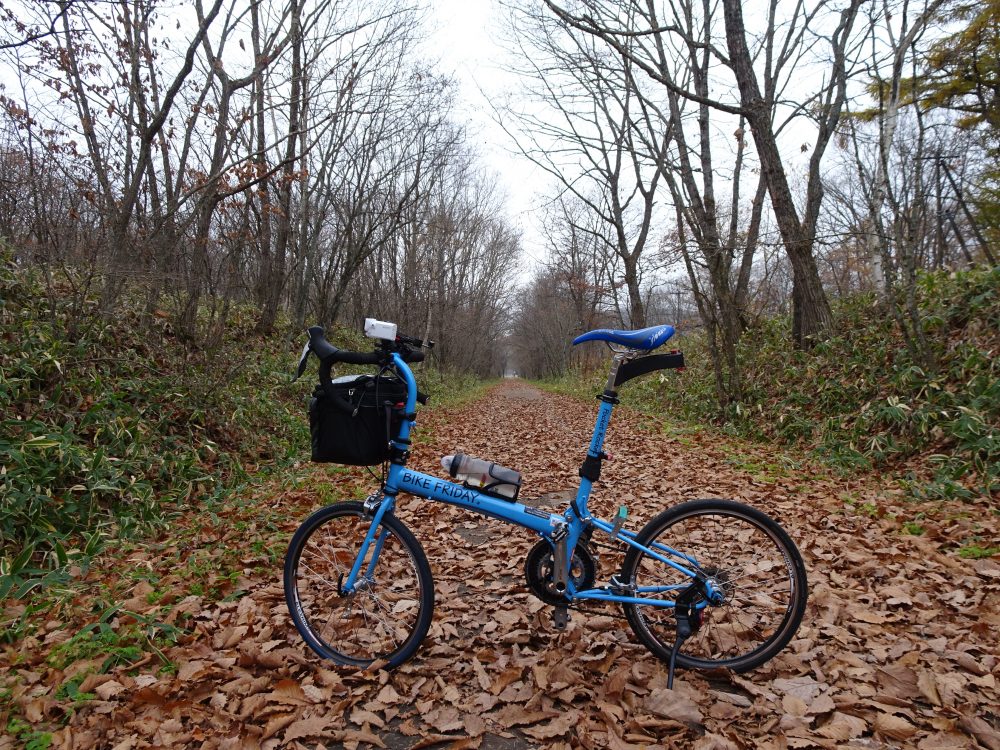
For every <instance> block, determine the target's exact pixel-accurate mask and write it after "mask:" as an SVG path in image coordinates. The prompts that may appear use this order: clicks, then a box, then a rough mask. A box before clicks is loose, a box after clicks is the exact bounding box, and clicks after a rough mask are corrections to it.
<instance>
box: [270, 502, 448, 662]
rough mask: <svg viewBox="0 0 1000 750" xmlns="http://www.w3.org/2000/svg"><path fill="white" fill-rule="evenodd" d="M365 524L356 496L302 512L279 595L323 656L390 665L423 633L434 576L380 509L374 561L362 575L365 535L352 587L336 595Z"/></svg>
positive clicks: (399, 525) (416, 547) (409, 538)
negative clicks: (304, 514)
mask: <svg viewBox="0 0 1000 750" xmlns="http://www.w3.org/2000/svg"><path fill="white" fill-rule="evenodd" d="M370 526H371V516H370V515H369V514H368V513H366V511H365V509H364V506H362V504H361V503H358V502H343V503H335V504H333V505H328V506H326V507H325V508H321V509H320V510H318V511H316V512H315V513H313V514H312V515H311V516H309V518H307V519H306V520H305V521H304V522H303V523H302V525H301V526H300V527H299V528H298V530H297V531H296V532H295V534H294V535H293V536H292V540H291V542H290V543H289V545H288V552H287V554H286V555H285V568H284V587H285V602H286V603H287V605H288V611H289V613H290V614H291V616H292V622H293V623H294V624H295V628H296V629H297V630H298V631H299V634H300V635H301V636H302V638H303V640H305V642H306V643H307V644H308V645H309V647H310V648H311V649H312V650H313V651H315V652H316V653H317V654H319V655H320V656H322V657H323V658H325V659H331V660H333V661H335V662H337V663H338V664H343V665H349V666H356V667H367V666H369V665H371V664H372V663H374V662H376V661H383V660H384V661H385V665H384V666H385V667H386V668H393V667H397V666H399V665H400V664H402V663H403V662H405V661H406V660H407V659H409V658H410V657H411V656H413V654H414V653H415V652H416V650H417V648H418V647H419V646H420V643H421V642H422V641H423V639H424V636H425V635H427V629H428V628H429V627H430V623H431V617H432V614H433V611H434V580H433V578H432V576H431V569H430V566H429V565H428V563H427V556H426V555H425V554H424V550H423V548H422V547H421V546H420V542H418V541H417V539H416V537H415V536H413V533H412V532H411V531H410V530H409V529H408V528H407V527H406V525H405V524H404V523H403V522H402V521H400V520H399V519H398V518H396V517H395V516H394V515H391V514H388V513H387V514H386V515H384V516H383V517H382V521H381V523H380V532H379V535H377V536H376V539H378V538H379V537H380V536H381V535H382V534H384V535H385V536H384V537H382V539H383V543H382V546H381V551H380V554H379V560H378V564H377V566H376V568H375V569H374V570H373V571H371V572H370V573H369V574H368V575H366V572H367V566H368V564H369V562H370V561H371V556H372V551H371V549H373V548H374V547H375V546H376V544H375V543H374V542H373V544H372V546H371V548H370V550H369V552H368V555H367V556H366V560H365V562H364V563H363V565H362V569H361V574H359V577H358V588H357V589H356V590H355V592H354V593H352V594H349V595H344V594H342V593H341V583H342V581H343V579H345V578H347V576H348V574H349V573H350V570H351V566H352V565H353V564H354V561H355V559H356V557H357V552H358V550H359V549H360V547H361V543H362V542H363V541H364V538H365V535H366V534H367V532H368V529H369V528H370ZM390 619H391V622H390ZM397 619H398V620H399V622H397Z"/></svg>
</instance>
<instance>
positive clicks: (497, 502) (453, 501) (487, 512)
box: [341, 353, 713, 609]
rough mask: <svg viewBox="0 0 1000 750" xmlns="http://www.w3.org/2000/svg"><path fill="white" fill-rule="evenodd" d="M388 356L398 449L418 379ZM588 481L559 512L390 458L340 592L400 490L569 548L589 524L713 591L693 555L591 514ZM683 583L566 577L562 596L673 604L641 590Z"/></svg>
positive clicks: (604, 417) (599, 435)
mask: <svg viewBox="0 0 1000 750" xmlns="http://www.w3.org/2000/svg"><path fill="white" fill-rule="evenodd" d="M392 359H393V365H394V367H395V369H396V371H397V373H399V375H400V376H401V377H402V378H403V380H404V381H405V382H406V386H407V400H406V414H407V417H406V418H404V419H403V421H402V425H401V427H400V431H399V435H398V436H397V437H396V439H395V440H393V446H394V447H395V448H396V449H398V450H400V451H403V450H405V449H406V448H407V447H408V446H409V444H410V439H409V438H410V430H411V428H412V426H413V422H414V418H415V411H416V405H417V404H416V394H417V384H416V380H415V379H414V377H413V372H412V371H411V370H410V368H409V367H408V366H407V364H406V363H405V362H404V361H403V359H402V358H401V357H400V356H399V355H398V354H395V353H394V354H393V355H392ZM620 361H621V360H619V359H617V358H616V363H615V366H614V367H615V368H617V364H618V363H619V362H620ZM614 372H615V370H614V369H613V370H612V379H613V374H614ZM612 379H609V383H610V382H612ZM613 408H614V400H613V399H605V400H602V401H601V406H600V408H599V409H598V412H597V421H596V423H595V425H594V432H593V435H592V437H591V440H590V446H589V448H588V451H587V453H588V455H589V456H591V457H592V458H595V459H596V458H598V457H599V456H600V455H601V449H602V447H603V445H604V437H605V434H606V432H607V428H608V424H609V423H610V421H611V412H612V410H613ZM592 485H593V482H592V481H591V480H589V479H587V478H586V477H581V479H580V486H579V489H578V490H577V493H576V497H575V499H574V502H573V503H571V505H570V507H569V508H567V509H566V510H565V511H564V512H562V513H549V512H546V511H543V510H539V509H537V508H533V507H530V506H526V505H524V504H522V503H518V502H512V501H509V500H502V499H499V498H496V497H492V496H491V495H487V494H484V493H482V492H478V491H476V490H474V489H470V488H468V487H464V486H463V485H461V484H458V483H455V482H449V481H447V480H444V479H441V478H439V477H435V476H432V475H430V474H424V473H421V472H419V471H415V470H413V469H410V468H407V467H406V466H405V465H404V464H402V463H396V462H395V461H394V462H393V463H391V464H390V465H389V474H388V477H387V478H386V482H385V486H384V488H383V494H382V497H381V498H380V499H379V501H378V502H377V504H375V503H373V504H371V505H368V504H367V503H366V507H369V508H370V509H371V510H372V511H373V517H372V523H371V526H370V528H369V529H368V534H367V535H366V537H365V540H364V542H363V543H362V545H361V549H360V550H359V552H358V557H357V559H356V560H355V562H354V565H353V567H352V569H351V572H350V574H349V575H348V577H347V579H345V580H344V581H343V582H342V584H341V586H342V589H343V591H344V592H348V593H349V592H351V591H353V590H354V589H355V587H356V586H357V584H358V578H359V576H361V568H362V566H363V564H364V560H365V559H366V558H367V557H368V552H369V549H371V547H372V544H373V543H374V545H375V547H374V550H373V551H372V556H371V559H370V560H369V562H368V565H367V570H366V577H368V576H371V575H372V573H373V572H374V569H375V566H376V564H377V562H378V556H379V553H380V552H381V549H382V545H383V544H384V542H385V537H386V535H387V534H388V531H387V530H385V529H383V530H382V533H381V534H380V535H379V536H378V538H377V539H376V531H377V530H378V528H379V524H380V522H381V520H382V517H383V516H384V515H385V514H386V513H391V512H392V510H393V509H394V508H395V503H396V496H397V495H398V494H399V493H400V492H405V493H408V494H411V495H415V496H416V497H422V498H425V499H427V500H436V501H438V502H442V503H447V504H449V505H456V506H458V507H460V508H465V509H466V510H470V511H472V512H474V513H479V514H480V515H483V516H486V517H488V518H495V519H497V520H500V521H505V522H507V523H511V524H515V525H517V526H521V527H523V528H526V529H530V530H531V531H534V532H536V533H538V534H539V535H541V536H542V537H544V538H545V539H547V540H548V541H549V542H550V543H552V544H553V545H555V542H556V541H557V540H559V539H562V538H563V537H564V536H565V539H566V545H567V549H568V550H573V549H575V548H576V544H577V542H578V541H579V540H580V537H581V536H582V535H583V534H584V532H585V531H586V530H587V529H588V528H596V529H598V530H600V531H602V532H604V533H606V534H607V535H609V536H611V537H612V538H614V539H615V540H617V541H619V542H623V543H625V544H627V545H629V546H631V547H635V548H637V549H639V550H641V551H642V552H643V553H644V554H646V555H648V556H650V557H652V558H655V559H657V560H659V561H660V562H662V563H664V564H666V565H669V566H670V567H672V568H674V569H675V570H677V571H679V572H680V573H682V574H684V575H685V576H688V577H689V578H691V580H692V581H694V580H695V579H699V578H700V579H702V580H703V583H704V584H705V585H706V586H707V587H709V589H708V590H709V592H710V593H711V592H712V591H713V588H712V586H711V583H710V582H708V581H704V577H703V576H702V575H700V574H699V573H696V572H695V571H694V570H691V569H690V568H689V567H687V566H686V565H684V564H682V563H681V562H677V561H676V560H678V559H679V560H682V561H683V562H684V563H687V564H689V565H691V566H694V567H696V566H697V561H696V560H695V559H693V558H691V557H690V556H688V555H685V554H683V553H681V552H679V551H677V550H675V549H672V548H671V547H669V546H667V545H664V544H661V543H655V544H654V545H653V546H652V547H647V546H645V545H643V544H640V543H639V542H637V541H636V539H635V537H636V534H635V533H634V532H632V531H628V530H626V529H623V528H621V527H620V526H619V527H618V528H616V527H615V526H614V525H613V524H611V523H608V522H607V521H605V520H603V519H600V518H594V517H592V516H591V515H590V512H589V511H588V509H587V501H588V500H589V498H590V492H591V488H592ZM672 558H675V559H672ZM685 588H687V585H673V586H644V587H639V588H637V589H635V590H634V593H635V594H637V595H638V596H633V595H631V593H632V592H630V593H629V594H622V593H616V591H615V590H614V588H612V587H610V586H605V587H600V588H590V589H585V590H583V591H576V588H575V586H574V585H573V582H572V581H568V583H567V589H566V599H567V602H570V601H573V600H577V599H587V600H597V601H607V602H620V603H625V604H643V605H651V606H655V607H664V608H666V607H674V606H675V602H674V601H671V600H667V599H653V598H647V597H646V596H641V595H643V594H645V595H650V594H663V593H666V592H669V591H678V590H682V589H685ZM695 606H696V607H697V608H699V609H700V608H703V607H705V606H707V602H705V601H700V602H698V603H697V604H696V605H695Z"/></svg>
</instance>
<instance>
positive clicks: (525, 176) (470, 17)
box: [425, 0, 548, 278]
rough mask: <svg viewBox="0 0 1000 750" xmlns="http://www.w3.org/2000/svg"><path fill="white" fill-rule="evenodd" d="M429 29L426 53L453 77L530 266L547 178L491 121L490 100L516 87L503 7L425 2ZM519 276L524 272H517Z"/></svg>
mask: <svg viewBox="0 0 1000 750" xmlns="http://www.w3.org/2000/svg"><path fill="white" fill-rule="evenodd" d="M425 2H426V5H427V7H428V9H429V17H428V24H427V25H428V27H429V28H430V29H431V30H432V34H431V38H430V39H429V40H428V45H427V54H428V55H430V56H436V57H438V58H440V60H441V67H440V71H441V73H443V74H446V75H450V76H452V77H453V78H454V79H455V80H456V81H457V83H458V86H459V92H460V102H459V112H458V115H459V116H460V117H461V118H463V120H464V121H465V124H466V126H467V127H468V129H469V141H470V144H473V145H475V147H476V150H477V151H478V152H479V153H480V154H481V155H482V157H483V161H484V163H485V166H486V167H487V168H488V169H490V170H492V171H494V172H495V173H496V174H497V176H498V177H499V179H500V182H501V185H502V187H503V189H504V192H505V193H506V196H507V206H508V210H509V212H510V218H511V219H512V220H513V221H514V222H515V224H516V225H517V226H519V227H520V228H521V230H522V243H523V246H524V250H525V253H526V255H527V260H528V261H529V262H528V263H526V264H525V268H524V270H525V271H530V270H533V268H534V266H535V264H536V262H537V261H538V260H540V259H542V258H543V257H544V254H545V250H544V247H543V246H542V242H541V239H540V237H539V234H538V232H537V229H536V228H535V227H534V225H533V223H532V222H533V221H534V220H535V219H534V212H535V209H537V208H538V207H539V206H540V204H541V202H542V200H543V197H542V195H541V194H539V193H538V192H536V191H541V190H543V189H544V187H545V186H546V184H547V180H548V177H547V176H546V175H545V174H544V173H542V172H541V171H540V170H538V169H537V168H535V167H534V165H532V164H531V162H530V161H528V160H527V159H526V158H524V157H523V156H521V155H519V154H518V153H515V151H516V149H515V146H514V144H513V143H512V142H511V140H510V139H509V138H508V136H507V135H506V134H505V133H504V132H503V130H502V129H501V128H500V127H499V126H498V125H496V124H495V123H494V122H493V119H492V116H491V110H490V105H489V100H488V98H487V97H490V98H499V97H501V96H503V95H504V94H505V93H508V92H511V91H513V90H515V89H516V87H517V83H518V82H517V79H516V78H515V77H513V76H511V75H510V74H508V73H506V72H505V71H504V70H503V60H504V58H505V56H506V55H507V51H506V50H505V49H504V47H503V35H504V31H503V10H502V8H501V7H500V3H499V2H498V0H425ZM521 276H522V278H523V276H524V274H523V273H522V274H521Z"/></svg>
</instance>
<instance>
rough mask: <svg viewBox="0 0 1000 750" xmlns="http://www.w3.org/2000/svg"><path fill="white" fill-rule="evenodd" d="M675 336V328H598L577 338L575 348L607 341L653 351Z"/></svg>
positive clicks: (574, 342) (574, 340) (574, 341)
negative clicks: (584, 344) (591, 342)
mask: <svg viewBox="0 0 1000 750" xmlns="http://www.w3.org/2000/svg"><path fill="white" fill-rule="evenodd" d="M673 335H674V327H673V326H650V327H649V328H640V329H639V330H637V331H616V330H614V329H611V328H598V329H597V330H594V331H587V332H586V333H584V334H582V335H580V336H577V337H576V338H575V339H573V344H574V346H575V345H576V344H582V343H583V342H584V341H607V342H609V343H612V344H620V345H622V346H627V347H628V348H629V349H642V350H643V351H647V352H648V351H652V350H653V349H655V348H656V347H658V346H662V345H663V344H664V343H665V342H666V340H667V339H669V338H670V337H671V336H673Z"/></svg>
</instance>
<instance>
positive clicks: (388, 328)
mask: <svg viewBox="0 0 1000 750" xmlns="http://www.w3.org/2000/svg"><path fill="white" fill-rule="evenodd" d="M365 336H367V337H368V338H370V339H382V340H384V341H395V340H396V324H395V323H383V322H382V321H381V320H375V318H365Z"/></svg>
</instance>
